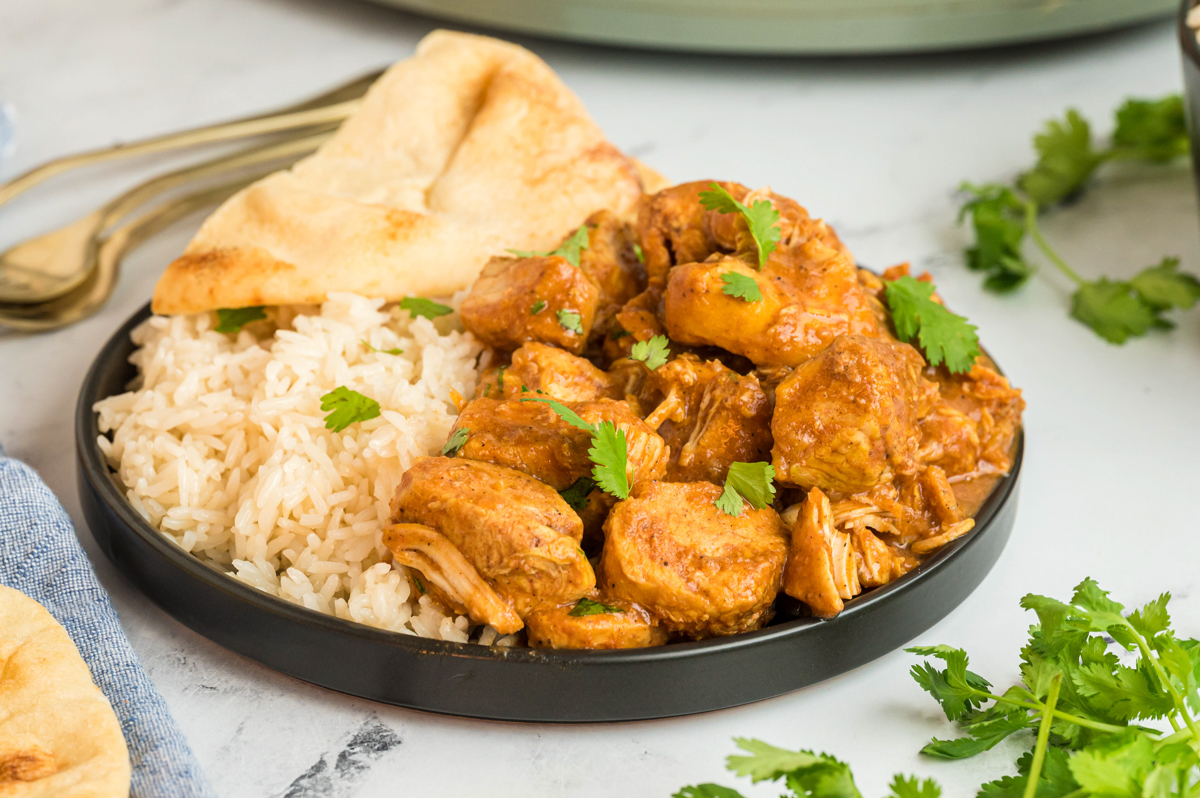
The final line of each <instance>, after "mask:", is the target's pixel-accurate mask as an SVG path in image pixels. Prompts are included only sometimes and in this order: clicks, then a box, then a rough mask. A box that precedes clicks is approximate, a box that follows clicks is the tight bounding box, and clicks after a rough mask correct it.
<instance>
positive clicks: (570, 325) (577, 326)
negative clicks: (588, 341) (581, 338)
mask: <svg viewBox="0 0 1200 798" xmlns="http://www.w3.org/2000/svg"><path fill="white" fill-rule="evenodd" d="M554 315H555V316H557V317H558V323H559V324H561V325H562V327H563V329H564V330H570V331H571V332H573V333H575V334H576V335H583V318H582V317H581V316H580V315H579V314H578V313H576V312H575V311H573V310H559V311H555V314H554Z"/></svg>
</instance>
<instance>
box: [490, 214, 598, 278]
mask: <svg viewBox="0 0 1200 798" xmlns="http://www.w3.org/2000/svg"><path fill="white" fill-rule="evenodd" d="M589 243H590V242H589V238H588V226H587V225H586V224H585V225H582V226H581V227H580V228H579V229H578V230H576V231H575V232H574V233H572V234H571V235H569V236H568V237H567V238H566V240H565V241H563V242H562V243H561V244H559V245H558V247H556V248H555V249H549V250H546V251H544V252H540V251H537V250H532V251H528V252H526V251H522V250H519V249H510V250H508V252H511V253H512V254H513V255H516V256H517V257H518V258H551V257H555V256H558V257H561V258H566V259H567V262H568V263H570V264H571V265H572V266H575V267H576V268H578V266H579V259H580V256H581V254H582V253H583V250H585V249H587V248H588V245H589Z"/></svg>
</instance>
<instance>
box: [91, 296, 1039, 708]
mask: <svg viewBox="0 0 1200 798" xmlns="http://www.w3.org/2000/svg"><path fill="white" fill-rule="evenodd" d="M149 315H150V309H149V307H148V306H147V307H145V308H142V310H141V311H139V312H138V313H137V314H135V315H134V316H133V318H131V319H130V320H129V321H128V322H126V323H125V325H124V326H123V327H122V328H121V329H120V330H118V331H117V332H116V334H115V335H113V337H112V338H111V339H110V340H109V341H108V343H107V344H105V346H104V349H102V350H101V352H100V354H99V356H98V357H97V358H96V361H95V363H94V364H93V365H92V368H91V370H90V371H89V372H88V375H87V379H86V380H84V383H83V389H82V391H81V392H80V395H79V404H78V407H77V409H76V414H75V443H76V453H77V456H78V461H79V494H80V500H81V501H82V503H83V512H84V515H85V516H86V517H87V520H88V524H89V525H90V526H91V529H92V534H93V535H95V537H96V540H97V542H98V543H99V544H100V548H101V549H102V550H103V551H104V553H105V554H106V555H107V556H108V558H109V559H110V560H112V562H113V564H114V565H115V566H116V567H117V568H118V569H119V570H120V571H121V572H122V573H124V574H125V575H126V576H127V577H129V579H130V580H131V581H132V582H133V583H134V584H135V585H137V587H138V588H139V589H140V590H141V591H142V592H143V593H145V594H146V595H147V596H149V597H150V598H151V599H152V600H153V601H154V602H156V603H157V604H158V605H159V606H160V607H162V608H163V609H164V610H166V611H167V612H168V613H170V614H171V615H172V616H174V617H175V618H176V619H177V620H179V621H180V622H181V623H183V624H185V625H186V626H189V627H191V628H192V629H193V630H195V631H196V632H198V633H200V634H202V635H204V636H205V637H207V638H209V639H210V640H213V641H215V642H217V643H220V644H221V645H223V646H225V647H226V648H229V649H232V650H233V651H236V652H238V653H240V654H243V655H245V656H247V657H250V658H251V659H254V660H257V661H258V662H261V663H262V664H264V665H266V666H267V667H269V668H274V669H275V670H277V671H280V672H282V673H286V674H289V675H291V676H295V677H297V678H299V679H303V680H304V681H307V682H312V683H313V684H319V685H321V686H323V687H328V688H330V689H333V690H339V691H341V692H343V693H350V694H351V695H356V696H361V697H363V698H370V699H374V700H376V701H382V702H384V703H388V704H396V705H398V706H403V707H411V708H413V709H423V710H428V711H431V712H443V713H448V714H452V715H464V716H469V717H477V718H494V719H501V720H522V721H553V722H591V721H618V720H635V719H641V718H662V717H670V716H673V715H687V714H692V713H696V712H706V711H708V710H712V709H720V708H723V707H732V706H737V705H739V704H747V703H750V702H752V701H759V700H762V699H764V698H771V697H773V696H777V695H781V694H783V693H787V692H790V691H792V690H796V689H799V688H801V687H805V686H807V685H810V684H814V683H816V682H819V681H822V680H823V679H828V678H830V677H831V676H836V675H837V674H839V673H843V672H845V671H848V670H850V669H851V668H855V667H857V666H859V665H862V664H863V663H865V662H869V661H870V660H872V659H875V658H876V657H879V656H881V655H883V654H886V653H887V652H889V651H892V650H893V649H895V648H898V647H899V646H902V645H904V644H905V643H906V642H908V641H909V640H911V639H912V638H913V637H915V636H916V635H918V634H920V633H921V632H923V631H925V630H926V629H928V628H929V627H931V626H933V624H935V623H937V622H938V621H939V620H941V619H942V618H944V617H945V616H946V615H947V614H948V613H949V612H950V611H951V610H953V609H954V608H955V607H956V606H958V604H959V603H960V602H962V600H963V599H965V598H966V597H967V596H968V595H969V594H970V593H971V591H972V590H974V589H975V587H976V585H978V584H979V583H980V582H981V581H982V580H983V578H984V576H986V575H987V573H988V571H990V570H991V568H992V565H993V564H994V563H995V562H996V559H997V558H998V557H999V556H1000V552H1001V551H1002V550H1003V548H1004V544H1005V542H1006V541H1007V540H1008V536H1009V533H1010V532H1011V531H1012V526H1013V518H1014V516H1015V515H1016V510H1017V483H1018V479H1019V476H1020V471H1021V454H1022V451H1023V445H1021V446H1020V448H1019V449H1018V451H1017V456H1016V460H1015V463H1014V465H1013V470H1012V473H1011V474H1009V475H1008V476H1007V477H1004V478H1003V479H1001V480H1000V482H999V484H998V485H997V487H996V489H995V491H994V492H993V493H992V495H991V497H990V498H989V499H988V500H987V502H986V503H985V504H984V506H983V508H982V509H981V510H980V512H979V514H978V515H977V516H976V519H977V523H976V526H975V528H974V529H973V530H972V531H971V532H969V533H967V534H966V535H964V536H963V537H962V538H960V539H958V540H956V541H954V542H953V543H951V544H950V545H948V546H946V547H945V548H943V549H942V550H941V551H939V552H938V553H937V555H935V556H934V557H933V558H931V559H930V560H929V561H927V562H925V563H923V564H922V565H921V566H920V567H918V568H917V569H916V570H914V571H912V572H911V573H909V574H907V575H905V576H904V577H902V578H901V579H898V580H896V581H895V582H893V583H891V584H889V585H887V586H885V587H883V588H880V589H877V590H873V591H871V592H869V593H867V594H865V595H863V596H860V597H859V598H857V599H854V600H852V601H850V602H848V603H847V605H846V610H845V611H844V612H843V613H842V614H841V615H839V616H838V617H837V618H835V619H833V620H831V621H818V620H815V619H811V618H802V619H795V618H793V619H790V620H788V619H777V621H776V623H774V624H773V625H771V626H769V627H767V628H765V629H760V630H759V631H756V632H748V633H745V634H740V635H734V636H732V637H724V638H718V639H715V640H705V641H701V642H697V643H676V644H671V645H667V646H661V647H658V648H648V649H635V650H631V651H551V650H544V649H511V648H491V647H485V646H478V645H471V644H460V643H449V642H444V641H440V640H425V639H422V638H418V637H412V636H408V635H401V634H396V633H393V632H385V631H381V630H378V629H372V628H370V627H367V626H361V625H359V624H356V623H351V622H349V621H343V620H339V619H337V618H334V617H332V616H328V615H322V614H320V613H317V612H313V611H311V610H308V609H305V608H303V607H300V606H297V605H295V604H291V603H288V602H286V601H284V600H283V599H279V598H276V597H274V596H270V595H268V594H266V593H263V592H261V591H258V590H256V589H254V588H252V587H250V586H249V585H246V584H243V583H242V582H239V581H237V580H235V579H231V578H230V577H228V576H226V575H225V574H223V573H221V572H220V571H218V570H217V569H216V568H214V567H212V566H210V565H207V564H205V563H203V562H201V561H200V560H197V559H196V558H194V557H192V556H191V555H190V554H187V553H186V552H184V551H183V550H182V549H180V548H179V547H178V546H176V545H175V544H174V543H172V542H171V541H169V540H168V539H167V538H165V537H163V536H162V535H161V534H160V533H159V532H157V531H155V530H154V528H152V527H151V526H150V525H149V524H147V523H146V522H145V521H144V520H142V518H141V517H140V516H139V515H138V514H137V513H136V512H135V511H134V510H133V508H132V507H130V506H129V504H128V503H127V502H126V500H125V498H124V496H123V493H122V490H121V489H120V488H118V487H117V485H116V484H115V483H114V481H113V476H112V474H111V472H110V470H109V469H108V466H107V465H106V464H105V462H104V457H103V455H102V454H101V452H100V449H99V447H98V446H97V445H96V437H97V435H99V430H98V429H97V427H96V414H95V413H94V412H92V405H93V403H94V402H96V401H98V400H99V399H102V398H104V397H106V396H111V395H113V394H116V393H120V392H121V391H124V390H125V387H126V385H127V384H128V383H129V381H130V380H131V379H133V377H134V376H135V369H134V368H133V366H131V365H130V364H129V362H128V358H129V355H130V354H131V353H132V352H133V348H134V347H133V344H132V343H131V342H130V340H129V332H130V330H132V329H133V328H134V327H135V326H136V325H137V324H139V323H141V322H142V320H144V319H145V318H146V317H147V316H149Z"/></svg>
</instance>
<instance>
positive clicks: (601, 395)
mask: <svg viewBox="0 0 1200 798" xmlns="http://www.w3.org/2000/svg"><path fill="white" fill-rule="evenodd" d="M531 393H532V394H535V395H539V396H544V397H546V398H547V399H557V400H558V401H560V402H590V401H592V400H593V399H620V398H621V397H622V395H623V393H622V390H621V382H620V381H619V380H618V379H616V378H615V377H613V376H612V375H610V374H608V373H607V372H604V371H601V370H600V369H598V368H596V367H595V366H593V365H592V364H591V362H590V361H588V360H586V359H584V358H582V357H578V356H576V355H572V354H571V353H570V352H566V351H564V350H562V349H559V348H558V347H556V346H549V345H547V344H541V343H536V342H530V343H527V344H525V345H524V346H522V347H521V348H520V349H518V350H517V351H516V352H513V355H512V362H511V363H509V364H508V365H505V366H499V367H497V368H491V369H488V371H487V372H486V373H485V374H484V375H483V377H482V378H481V379H480V382H479V386H478V388H476V390H475V395H476V396H479V397H487V398H492V399H498V398H502V399H520V398H521V396H523V395H526V394H531Z"/></svg>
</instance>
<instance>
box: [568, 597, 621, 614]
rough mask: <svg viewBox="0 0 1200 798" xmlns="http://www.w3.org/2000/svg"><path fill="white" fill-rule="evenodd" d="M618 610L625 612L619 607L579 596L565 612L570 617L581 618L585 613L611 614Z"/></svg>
mask: <svg viewBox="0 0 1200 798" xmlns="http://www.w3.org/2000/svg"><path fill="white" fill-rule="evenodd" d="M618 612H625V610H623V609H621V608H620V607H613V606H610V605H608V604H601V603H600V602H599V601H592V600H591V599H590V598H581V599H580V600H579V601H577V602H575V606H574V607H572V608H571V611H570V612H568V613H567V615H570V616H571V617H572V618H582V617H584V616H586V615H613V614H615V613H618Z"/></svg>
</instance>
